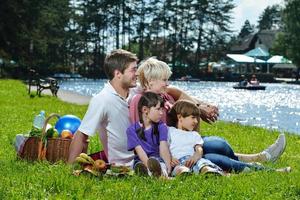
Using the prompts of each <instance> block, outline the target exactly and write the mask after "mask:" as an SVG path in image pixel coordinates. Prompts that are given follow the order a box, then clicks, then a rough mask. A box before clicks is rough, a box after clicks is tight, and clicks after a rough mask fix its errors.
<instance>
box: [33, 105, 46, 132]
mask: <svg viewBox="0 0 300 200" xmlns="http://www.w3.org/2000/svg"><path fill="white" fill-rule="evenodd" d="M44 122H45V111H43V110H42V111H41V112H40V114H38V115H36V116H35V117H34V120H33V127H34V128H37V129H39V130H41V129H42V128H43V126H44Z"/></svg>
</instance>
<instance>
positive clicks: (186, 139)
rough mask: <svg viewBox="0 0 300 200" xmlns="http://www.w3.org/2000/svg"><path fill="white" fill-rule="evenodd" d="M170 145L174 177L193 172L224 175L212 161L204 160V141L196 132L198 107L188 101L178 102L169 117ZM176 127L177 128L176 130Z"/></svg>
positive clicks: (198, 116)
mask: <svg viewBox="0 0 300 200" xmlns="http://www.w3.org/2000/svg"><path fill="white" fill-rule="evenodd" d="M168 117H169V118H170V124H169V125H171V126H170V127H169V144H170V152H171V155H172V161H171V165H172V167H174V170H173V172H172V175H173V176H176V175H179V174H182V173H186V172H193V173H195V174H198V173H203V174H205V173H214V174H218V175H223V171H222V169H221V168H219V167H218V166H217V165H215V164H213V163H212V162H211V161H209V160H207V159H204V158H202V155H203V149H202V145H203V139H202V138H201V136H200V135H199V133H198V132H196V131H193V130H195V128H196V126H197V125H198V122H199V119H200V113H199V110H198V109H197V107H196V105H195V104H193V103H191V102H188V101H177V102H176V103H175V104H174V106H173V107H172V109H171V111H170V113H169V116H168ZM175 127H176V128H175Z"/></svg>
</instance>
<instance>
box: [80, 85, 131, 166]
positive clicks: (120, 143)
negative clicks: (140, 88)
mask: <svg viewBox="0 0 300 200" xmlns="http://www.w3.org/2000/svg"><path fill="white" fill-rule="evenodd" d="M136 90H137V88H135V89H134V90H130V93H129V95H128V98H127V99H124V98H123V97H121V96H120V95H119V94H118V93H117V92H116V91H115V89H114V88H113V87H112V85H111V84H110V83H109V82H108V83H107V84H105V86H104V88H103V89H102V90H101V91H100V92H99V93H98V94H97V95H96V96H94V97H93V98H92V99H91V101H90V104H89V107H88V110H87V112H86V114H85V116H84V118H83V120H82V122H81V125H80V127H79V129H78V130H79V131H81V132H82V133H84V134H86V135H88V136H93V135H95V133H96V132H98V133H99V136H100V139H101V142H102V145H103V148H104V151H105V153H106V155H107V157H108V161H109V162H110V163H116V164H125V165H131V164H132V161H133V158H134V154H133V151H128V150H127V135H126V129H127V128H128V127H129V125H130V121H129V108H128V107H129V104H128V101H129V100H130V99H131V98H132V96H133V95H134V94H135V93H136V92H137V91H136Z"/></svg>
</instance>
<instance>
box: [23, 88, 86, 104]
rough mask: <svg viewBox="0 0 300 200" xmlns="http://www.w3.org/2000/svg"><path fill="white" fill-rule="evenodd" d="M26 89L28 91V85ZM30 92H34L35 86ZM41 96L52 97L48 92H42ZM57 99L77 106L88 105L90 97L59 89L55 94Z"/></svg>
mask: <svg viewBox="0 0 300 200" xmlns="http://www.w3.org/2000/svg"><path fill="white" fill-rule="evenodd" d="M27 89H28V85H27ZM31 91H33V92H36V86H32V87H31ZM41 95H50V96H52V93H51V91H50V90H43V91H42V93H41ZM57 98H59V99H60V100H62V101H64V102H67V103H74V104H77V105H88V104H89V102H90V100H91V98H92V97H91V96H85V95H82V94H79V93H77V92H72V91H69V90H63V89H59V90H58V92H57Z"/></svg>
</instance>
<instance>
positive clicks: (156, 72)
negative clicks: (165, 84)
mask: <svg viewBox="0 0 300 200" xmlns="http://www.w3.org/2000/svg"><path fill="white" fill-rule="evenodd" d="M137 73H138V80H139V82H140V84H141V86H142V87H143V88H146V87H147V86H148V84H149V81H150V80H163V79H169V78H170V76H171V75H172V71H171V69H170V67H169V66H168V65H167V63H165V62H163V61H160V60H157V59H156V58H153V57H151V58H148V59H147V60H145V61H143V62H142V63H141V64H140V66H139V68H138V70H137Z"/></svg>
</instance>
